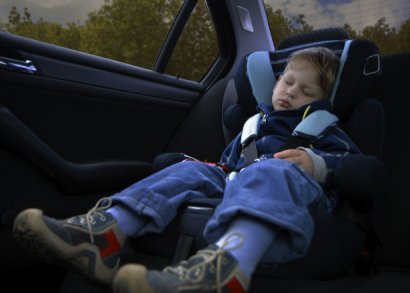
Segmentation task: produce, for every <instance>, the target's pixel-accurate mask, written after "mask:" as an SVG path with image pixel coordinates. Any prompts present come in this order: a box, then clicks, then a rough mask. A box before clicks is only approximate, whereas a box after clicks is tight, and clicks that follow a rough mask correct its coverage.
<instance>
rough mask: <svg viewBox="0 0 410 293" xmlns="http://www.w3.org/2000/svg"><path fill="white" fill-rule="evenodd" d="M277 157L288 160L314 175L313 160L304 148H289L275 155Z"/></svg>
mask: <svg viewBox="0 0 410 293" xmlns="http://www.w3.org/2000/svg"><path fill="white" fill-rule="evenodd" d="M273 157H274V158H276V159H282V160H286V161H289V162H292V163H295V164H296V165H298V166H300V167H302V168H303V169H304V170H305V171H306V172H307V173H308V174H309V175H311V176H313V161H312V158H311V157H310V156H309V154H308V153H307V152H305V151H304V150H297V149H289V150H284V151H281V152H279V153H276V154H274V155H273Z"/></svg>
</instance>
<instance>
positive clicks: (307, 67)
mask: <svg viewBox="0 0 410 293" xmlns="http://www.w3.org/2000/svg"><path fill="white" fill-rule="evenodd" d="M337 67H338V58H337V57H336V56H335V55H334V54H333V52H332V51H331V50H328V49H325V48H321V47H320V48H319V47H318V48H308V49H304V50H300V51H297V52H295V53H294V54H292V55H291V57H290V60H289V62H288V64H287V66H286V68H285V71H284V73H283V76H281V77H280V78H279V79H278V81H277V83H276V84H275V88H274V90H273V95H272V105H273V109H272V107H267V106H266V105H259V107H258V109H259V110H260V111H261V113H262V116H263V118H262V119H261V120H260V122H259V125H258V137H257V139H256V145H257V150H258V155H259V158H258V159H257V160H255V162H254V163H251V164H249V165H248V164H247V165H246V166H245V162H244V158H243V155H242V147H241V143H240V140H241V137H240V135H238V137H237V138H236V139H234V140H233V141H232V142H231V143H230V144H229V146H228V147H227V148H226V149H225V151H224V152H223V154H222V157H221V160H220V162H219V163H218V164H207V163H202V162H199V161H192V160H191V161H184V162H180V163H177V164H174V165H172V166H170V167H167V168H165V169H163V170H161V171H159V172H157V173H154V174H152V175H151V176H149V177H147V178H145V179H143V180H141V181H139V182H137V183H135V184H133V185H131V186H130V187H128V188H127V189H125V190H123V191H121V192H120V193H118V194H115V195H113V196H111V197H110V198H104V199H102V200H100V201H99V202H97V204H96V206H95V207H94V208H92V209H91V210H90V211H89V212H88V213H87V214H86V215H79V216H75V217H72V218H70V219H65V220H56V219H53V218H50V217H47V216H45V215H43V214H42V211H40V210H37V209H28V210H25V211H23V212H21V213H20V214H19V215H18V216H17V218H16V220H15V223H14V234H15V236H16V238H17V239H18V240H19V241H20V242H21V243H23V244H24V245H25V246H26V247H29V248H31V250H32V251H33V252H34V253H36V254H38V255H40V256H42V257H43V259H44V260H48V261H51V262H53V263H58V264H61V265H63V266H65V267H68V268H71V269H72V270H75V271H78V272H81V273H83V274H84V275H86V276H88V277H89V278H92V279H94V280H97V281H100V282H104V283H107V284H109V283H111V282H112V283H113V287H114V291H115V292H180V291H184V292H185V291H189V292H194V291H195V292H196V291H201V292H214V291H222V290H223V289H225V288H229V289H231V290H233V291H235V292H244V291H246V290H248V288H249V285H250V278H251V275H252V273H253V272H254V270H255V268H256V266H257V265H258V263H260V262H266V263H283V262H288V261H291V260H294V259H296V258H300V257H302V256H304V255H305V254H306V252H307V249H308V247H309V245H310V240H311V238H312V234H313V220H312V218H311V216H310V214H309V211H308V207H312V206H313V207H314V208H316V209H322V210H326V211H328V212H330V211H331V210H332V208H333V207H334V204H335V198H337V197H336V196H335V195H334V194H333V192H331V191H332V189H334V186H331V185H330V182H327V178H328V177H329V174H330V173H331V172H332V170H334V169H336V167H337V165H338V163H339V162H340V160H341V159H342V158H343V157H344V156H346V155H348V154H352V153H360V152H359V150H358V149H357V147H356V146H355V145H354V144H353V143H352V142H351V140H350V139H349V138H348V137H347V136H346V134H345V133H344V132H343V131H341V130H340V129H339V128H338V127H337V126H336V125H335V124H332V125H330V126H329V127H327V129H326V130H325V132H324V133H323V135H321V136H320V137H319V138H317V139H316V141H314V142H313V143H312V145H311V146H310V147H309V148H302V147H298V148H294V149H287V150H284V151H279V150H280V149H281V148H282V146H283V145H284V143H285V142H286V141H287V139H288V138H289V137H290V136H291V135H292V131H293V129H294V128H295V127H296V126H297V125H298V124H299V122H300V121H301V120H302V119H303V118H304V117H306V116H307V115H309V114H310V113H312V112H314V111H316V110H319V109H320V110H329V109H330V107H331V105H330V102H329V101H328V100H327V99H325V98H326V97H328V95H329V93H330V90H331V87H332V83H333V81H334V79H335V74H336V70H337ZM229 171H238V172H237V173H236V176H234V177H233V176H228V175H227V174H228V173H229ZM227 178H229V179H227ZM325 185H326V190H325V192H324V188H323V186H325ZM331 193H332V195H331ZM201 197H222V198H223V199H222V202H221V203H220V204H219V206H218V207H217V208H216V210H215V212H214V215H213V216H212V218H211V219H210V220H209V222H208V223H207V226H206V228H205V231H204V236H205V238H206V239H207V240H208V241H209V243H212V244H211V245H210V246H208V247H207V248H206V249H204V250H200V251H198V252H197V254H195V255H194V256H192V257H191V258H190V259H189V260H188V261H183V262H180V263H179V264H178V265H176V266H175V267H167V268H165V269H164V270H163V271H148V270H147V269H146V268H145V267H144V266H142V265H136V264H128V265H125V266H123V267H122V268H120V270H118V266H119V253H120V251H121V248H122V247H123V244H124V241H125V239H126V238H127V237H138V236H141V235H144V234H146V233H152V232H154V233H160V232H161V231H162V230H163V229H164V228H165V227H166V226H167V224H168V223H169V222H170V221H171V220H172V219H173V218H174V217H175V215H176V212H177V209H178V207H179V206H180V205H181V204H182V203H184V202H186V201H187V200H190V199H193V198H201ZM117 270H118V272H117Z"/></svg>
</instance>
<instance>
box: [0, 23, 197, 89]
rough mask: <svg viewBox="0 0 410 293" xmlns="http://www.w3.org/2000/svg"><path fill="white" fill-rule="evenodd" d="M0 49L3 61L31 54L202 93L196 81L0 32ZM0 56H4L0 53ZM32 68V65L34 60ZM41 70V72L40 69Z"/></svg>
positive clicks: (27, 56)
mask: <svg viewBox="0 0 410 293" xmlns="http://www.w3.org/2000/svg"><path fill="white" fill-rule="evenodd" d="M0 45H1V46H2V47H7V48H8V50H7V55H8V56H4V57H14V58H16V57H17V56H18V57H20V58H21V57H23V58H27V59H30V58H31V57H32V56H31V54H37V55H39V56H44V57H48V58H53V59H57V60H60V61H65V62H69V63H73V64H78V65H84V66H89V67H93V68H96V69H102V70H105V71H108V72H112V73H120V74H124V75H127V76H130V77H135V78H140V79H143V80H150V81H154V82H160V83H163V84H169V85H176V86H178V87H181V88H186V89H192V90H195V91H202V90H203V85H201V84H200V83H198V82H196V81H191V80H185V79H180V78H177V77H175V76H171V75H168V74H161V73H158V72H155V71H152V70H150V69H145V68H142V67H137V66H135V65H131V64H127V63H123V62H119V61H115V60H111V59H108V58H104V57H100V56H96V55H92V54H88V53H85V52H80V51H76V50H72V49H68V48H65V47H61V46H57V45H53V44H49V43H45V42H41V41H37V40H33V39H30V38H26V37H21V36H18V35H13V34H9V33H5V32H1V31H0ZM0 53H4V52H3V50H0ZM32 61H34V65H36V66H37V64H35V60H32ZM40 69H41V68H40Z"/></svg>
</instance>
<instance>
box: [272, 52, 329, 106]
mask: <svg viewBox="0 0 410 293" xmlns="http://www.w3.org/2000/svg"><path fill="white" fill-rule="evenodd" d="M324 97H325V93H324V91H323V89H322V87H321V86H320V85H319V74H318V73H317V71H316V70H315V68H314V67H313V65H312V64H311V63H310V62H308V61H305V60H293V61H292V62H291V63H289V64H288V65H287V66H286V69H285V72H284V74H283V76H280V77H279V79H278V80H277V82H276V84H275V87H274V89H273V94H272V105H273V107H274V108H275V110H276V111H278V110H296V109H298V108H300V107H302V106H304V105H306V104H310V103H312V102H314V101H317V100H320V99H322V98H324Z"/></svg>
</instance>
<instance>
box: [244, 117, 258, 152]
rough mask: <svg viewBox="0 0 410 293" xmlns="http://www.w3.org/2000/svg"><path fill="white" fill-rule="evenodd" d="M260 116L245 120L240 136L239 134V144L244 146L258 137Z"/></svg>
mask: <svg viewBox="0 0 410 293" xmlns="http://www.w3.org/2000/svg"><path fill="white" fill-rule="evenodd" d="M261 116H262V115H261V114H260V113H258V114H255V115H253V116H252V117H251V118H249V119H248V120H246V122H245V124H244V125H243V129H242V134H241V144H242V145H246V144H248V142H249V141H250V140H251V139H252V138H254V137H256V136H257V135H258V123H259V120H260V119H261Z"/></svg>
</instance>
